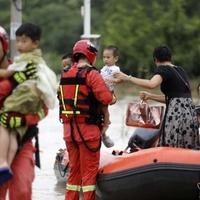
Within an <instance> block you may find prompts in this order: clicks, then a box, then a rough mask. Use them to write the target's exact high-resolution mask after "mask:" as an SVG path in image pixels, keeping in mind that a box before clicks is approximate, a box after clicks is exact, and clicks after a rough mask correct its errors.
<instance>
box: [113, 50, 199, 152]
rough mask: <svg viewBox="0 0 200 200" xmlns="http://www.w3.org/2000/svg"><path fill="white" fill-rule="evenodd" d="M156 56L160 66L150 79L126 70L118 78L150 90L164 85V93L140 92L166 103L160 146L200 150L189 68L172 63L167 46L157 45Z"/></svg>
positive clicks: (145, 96)
mask: <svg viewBox="0 0 200 200" xmlns="http://www.w3.org/2000/svg"><path fill="white" fill-rule="evenodd" d="M153 58H154V62H155V64H156V66H157V68H156V70H155V73H154V76H153V77H152V78H151V79H150V80H146V79H140V78H136V77H133V76H128V75H127V74H125V73H122V72H120V73H119V74H117V75H116V77H117V78H118V79H119V80H126V81H129V82H131V83H133V84H136V85H138V86H141V87H144V88H148V89H153V88H155V87H157V86H160V88H161V91H162V92H163V94H164V95H156V94H152V93H149V92H145V91H143V92H140V97H141V99H143V100H148V99H151V100H156V101H159V102H163V103H166V112H165V116H164V120H163V124H162V129H161V130H162V131H161V133H162V134H161V137H160V141H159V146H171V147H181V148H188V149H200V141H199V133H198V128H199V124H198V121H197V114H196V112H195V106H194V104H193V101H192V97H191V91H190V85H189V82H188V78H187V75H186V73H185V71H184V70H183V69H182V68H181V67H179V66H175V65H173V64H172V62H171V51H170V49H169V48H168V47H167V46H159V47H157V48H155V50H154V53H153Z"/></svg>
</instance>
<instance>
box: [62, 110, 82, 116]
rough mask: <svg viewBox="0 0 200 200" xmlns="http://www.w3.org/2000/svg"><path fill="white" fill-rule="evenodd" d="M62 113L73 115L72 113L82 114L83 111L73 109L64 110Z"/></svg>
mask: <svg viewBox="0 0 200 200" xmlns="http://www.w3.org/2000/svg"><path fill="white" fill-rule="evenodd" d="M62 114H66V115H70V114H71V115H72V114H76V115H80V114H81V112H80V111H79V110H76V111H73V110H63V111H62Z"/></svg>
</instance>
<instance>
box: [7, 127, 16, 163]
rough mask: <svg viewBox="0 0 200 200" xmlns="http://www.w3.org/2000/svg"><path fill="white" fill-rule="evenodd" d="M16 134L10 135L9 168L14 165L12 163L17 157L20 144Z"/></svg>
mask: <svg viewBox="0 0 200 200" xmlns="http://www.w3.org/2000/svg"><path fill="white" fill-rule="evenodd" d="M16 135H17V134H16V132H14V131H12V132H11V133H10V144H9V151H8V164H9V166H10V165H11V164H12V161H13V159H14V157H15V154H16V152H17V148H18V143H17V136H16Z"/></svg>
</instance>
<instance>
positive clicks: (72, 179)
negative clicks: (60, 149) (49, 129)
mask: <svg viewBox="0 0 200 200" xmlns="http://www.w3.org/2000/svg"><path fill="white" fill-rule="evenodd" d="M96 56H97V49H96V48H95V47H94V45H93V44H92V43H91V42H90V41H89V40H80V41H78V42H76V44H75V45H74V47H73V62H74V64H73V65H72V66H71V67H69V68H68V69H64V71H63V73H62V75H61V80H60V86H59V93H58V97H59V100H60V120H61V121H62V122H63V124H64V140H65V143H66V147H67V151H68V153H69V168H70V173H69V177H68V179H67V184H66V195H65V200H78V199H79V194H80V191H82V193H83V199H84V200H94V199H95V189H96V176H97V173H98V168H99V159H100V146H101V133H100V125H101V115H100V113H99V103H101V104H104V105H108V104H111V103H114V102H115V101H116V99H115V97H114V96H113V94H112V93H111V92H110V91H109V89H108V88H107V86H106V85H105V82H104V80H103V79H102V77H101V75H100V73H99V72H98V71H97V70H96V68H94V67H93V66H92V65H94V63H95V61H96Z"/></svg>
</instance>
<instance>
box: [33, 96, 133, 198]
mask: <svg viewBox="0 0 200 200" xmlns="http://www.w3.org/2000/svg"><path fill="white" fill-rule="evenodd" d="M128 101H130V99H128V98H127V99H125V100H121V101H118V102H117V103H116V104H115V105H112V106H110V107H109V110H110V115H111V122H112V124H111V125H110V128H109V130H108V134H109V135H110V136H111V138H112V139H113V140H114V142H115V145H114V147H113V148H109V149H108V148H106V147H105V146H104V145H102V150H103V151H108V152H112V150H113V149H118V150H123V149H125V148H126V145H127V141H128V137H129V136H130V134H131V133H132V129H130V128H129V129H128V128H127V127H126V126H125V122H124V118H125V112H126V106H127V102H128ZM58 114H59V111H58V106H56V108H55V109H54V110H50V112H49V115H48V117H47V118H46V119H44V120H43V121H42V122H40V124H39V130H40V135H39V139H40V151H41V153H40V157H41V167H42V168H41V169H38V168H36V177H35V181H34V184H33V200H44V199H48V200H64V192H65V184H64V183H63V184H58V183H57V180H56V177H55V175H54V171H53V165H54V160H55V156H56V153H57V152H58V150H59V149H60V148H65V144H64V141H63V139H62V137H63V133H62V124H61V123H60V122H59V120H58V119H59V118H58Z"/></svg>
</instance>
